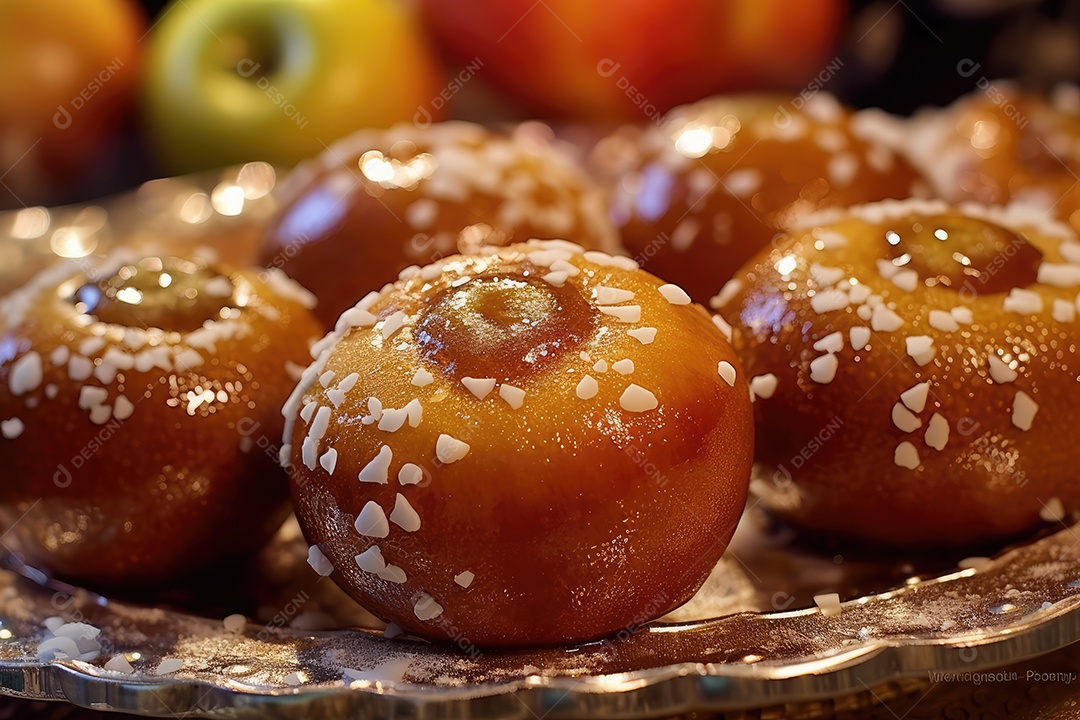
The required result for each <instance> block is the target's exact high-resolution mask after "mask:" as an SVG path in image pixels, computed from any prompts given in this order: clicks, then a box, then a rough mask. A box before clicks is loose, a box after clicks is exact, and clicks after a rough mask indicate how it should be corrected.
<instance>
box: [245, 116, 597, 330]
mask: <svg viewBox="0 0 1080 720" xmlns="http://www.w3.org/2000/svg"><path fill="white" fill-rule="evenodd" d="M549 133H550V130H548V129H547V128H546V127H545V126H542V125H540V124H538V123H530V124H526V125H523V126H520V127H519V128H518V129H517V130H516V131H515V132H514V133H513V134H510V135H506V134H501V133H495V132H491V131H488V130H485V129H484V128H482V127H480V126H478V125H473V124H471V123H463V122H451V123H440V124H435V125H432V126H430V127H428V128H416V127H414V126H412V125H401V126H398V127H395V128H391V129H390V130H385V131H370V130H366V131H362V132H359V133H357V134H355V135H353V136H351V137H349V138H346V139H345V140H342V141H341V142H340V143H338V144H336V145H334V146H333V147H331V148H329V149H328V150H327V151H326V152H325V153H323V154H322V155H321V156H320V157H319V158H317V159H315V160H313V161H311V162H309V163H307V164H306V165H302V166H300V167H299V168H298V169H297V170H295V171H294V172H293V174H292V175H291V176H290V177H289V179H288V184H287V187H286V188H285V189H284V190H283V193H284V207H283V209H282V211H281V212H280V214H279V216H278V218H277V219H276V221H274V222H272V223H271V224H270V227H269V228H268V229H267V232H266V237H265V241H264V245H263V251H262V260H263V263H264V264H266V265H268V266H273V267H281V268H283V269H285V271H286V272H288V274H289V275H290V276H291V277H295V278H296V279H297V280H298V281H299V282H300V283H302V284H303V285H304V286H305V287H308V288H310V289H311V290H312V291H313V292H314V293H315V294H316V295H317V296H318V297H319V308H318V311H317V314H318V316H319V318H320V319H321V320H322V321H323V323H324V325H326V326H327V327H332V326H333V323H334V321H335V320H336V319H337V317H338V315H339V314H341V312H342V311H343V310H345V309H346V308H349V307H352V306H353V305H354V304H355V303H356V302H357V301H358V300H359V299H360V298H361V297H363V296H364V294H365V293H367V292H368V291H370V290H373V289H378V288H380V287H382V286H383V285H384V284H385V283H388V282H392V281H393V280H396V279H397V276H398V273H399V272H400V271H401V270H402V269H404V268H405V267H407V266H409V265H427V264H429V263H431V262H434V261H436V260H438V259H440V258H442V257H445V256H447V255H452V254H454V253H469V252H474V251H475V250H476V249H477V248H479V247H481V246H483V245H508V244H510V243H513V242H522V241H525V240H528V239H530V238H555V237H565V236H573V237H577V238H580V239H581V243H582V244H583V245H585V246H586V247H588V248H594V249H598V250H604V251H608V252H614V251H616V250H617V247H616V240H615V230H614V228H612V227H611V224H610V222H609V221H608V220H607V218H606V216H605V213H604V205H603V199H602V197H601V194H600V191H599V189H597V188H596V187H595V186H594V185H593V184H592V182H591V181H590V180H589V179H588V177H587V176H586V175H585V173H584V171H582V170H581V169H580V168H579V167H578V166H577V164H576V163H575V162H574V160H573V158H572V156H571V155H570V154H569V153H568V152H567V151H565V150H563V149H562V148H561V146H559V145H558V144H556V143H555V142H553V141H552V140H551V138H550V137H549Z"/></svg>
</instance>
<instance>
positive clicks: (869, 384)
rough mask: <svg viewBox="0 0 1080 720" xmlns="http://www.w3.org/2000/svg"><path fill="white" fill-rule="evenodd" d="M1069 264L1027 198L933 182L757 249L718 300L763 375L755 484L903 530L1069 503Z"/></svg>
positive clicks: (834, 525)
mask: <svg viewBox="0 0 1080 720" xmlns="http://www.w3.org/2000/svg"><path fill="white" fill-rule="evenodd" d="M1078 263H1080V242H1078V241H1077V240H1076V238H1075V236H1074V235H1073V234H1072V232H1071V231H1070V229H1069V228H1068V227H1066V226H1064V225H1062V224H1058V223H1049V222H1046V221H1045V220H1043V219H1042V217H1041V215H1040V213H1039V212H1038V211H1034V212H1027V213H1025V212H1024V211H1023V210H1021V209H1017V208H1014V209H1011V210H1007V209H1003V208H985V207H981V206H963V207H960V208H957V207H950V206H948V205H946V204H945V203H944V202H941V201H908V202H893V203H878V204H873V205H866V206H861V207H856V208H852V209H851V211H850V213H840V212H838V213H836V214H834V215H833V216H832V217H831V218H829V217H825V218H820V219H819V220H818V221H817V222H814V223H813V224H812V226H811V227H810V228H809V229H806V230H802V231H798V232H793V233H792V234H791V235H789V236H788V237H786V238H785V239H784V240H783V242H781V243H779V244H778V245H777V247H775V248H772V249H769V250H767V251H763V252H762V253H760V254H759V255H758V256H757V257H756V258H754V260H753V261H752V262H751V263H749V264H748V265H747V266H746V268H745V269H744V270H743V272H742V273H740V277H739V278H738V279H736V280H733V281H732V283H731V284H730V285H729V286H728V287H726V288H725V289H724V291H723V292H722V293H721V296H720V297H719V299H718V301H717V304H718V305H719V306H720V307H721V313H722V315H723V317H724V318H726V320H727V321H728V322H729V323H730V324H731V326H732V333H733V338H732V342H733V345H734V346H735V348H736V350H737V352H738V353H739V356H740V358H741V360H742V361H743V365H744V367H745V368H746V372H747V374H748V376H750V377H751V388H752V389H754V390H756V391H757V392H758V397H757V398H756V401H755V406H754V409H755V417H756V422H757V425H756V430H757V448H756V460H757V462H758V463H760V469H761V470H762V472H761V473H760V474H759V477H758V478H757V479H755V481H754V482H753V483H752V485H751V487H752V490H753V491H754V492H755V493H757V494H759V495H760V496H761V497H762V498H763V500H764V503H765V504H766V506H767V507H769V508H770V509H771V510H772V511H773V512H775V513H777V514H779V515H781V516H783V517H786V518H787V519H789V520H790V521H792V522H793V523H795V524H797V525H799V526H802V527H805V528H808V529H811V530H813V531H817V532H821V533H825V534H828V535H832V536H840V537H845V538H849V539H854V540H858V541H870V542H874V543H881V544H886V545H892V546H899V547H934V546H946V545H970V544H977V543H981V542H985V541H993V540H1000V539H1002V538H1008V537H1011V536H1016V535H1018V534H1020V533H1024V532H1027V531H1030V530H1033V529H1035V528H1037V527H1038V526H1039V524H1040V522H1042V521H1043V520H1047V519H1050V520H1053V519H1059V518H1063V517H1064V516H1065V514H1066V513H1071V512H1074V511H1076V510H1078V509H1080V489H1078V488H1077V487H1076V486H1075V484H1074V483H1072V482H1071V481H1070V479H1069V478H1070V477H1071V468H1072V467H1073V465H1074V464H1075V461H1074V458H1073V451H1074V447H1075V445H1076V444H1077V442H1078V441H1080V437H1078V436H1077V432H1076V424H1075V417H1076V411H1075V393H1076V390H1077V377H1078V375H1080V348H1078V337H1080V329H1078V325H1077V290H1078V289H1080V264H1078ZM1055 498H1056V499H1055Z"/></svg>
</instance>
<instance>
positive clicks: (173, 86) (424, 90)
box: [143, 0, 442, 173]
mask: <svg viewBox="0 0 1080 720" xmlns="http://www.w3.org/2000/svg"><path fill="white" fill-rule="evenodd" d="M441 80H442V73H441V69H440V68H439V66H438V65H437V63H436V61H435V60H434V58H433V55H432V53H431V51H430V50H429V48H428V47H427V45H426V43H425V40H424V36H423V33H422V31H421V30H420V27H419V24H418V20H417V19H416V17H415V16H414V14H413V13H412V12H411V11H410V10H408V9H407V8H406V6H405V5H403V4H401V3H399V2H396V1H395V0H176V2H174V3H172V4H170V5H169V6H167V7H166V8H165V10H164V11H163V13H162V15H161V17H160V20H159V22H158V24H157V25H156V26H155V27H154V28H153V30H152V32H151V36H150V47H149V49H148V53H147V59H146V73H145V76H144V78H143V85H144V86H143V104H144V116H145V121H146V127H147V134H148V136H149V138H150V142H151V144H152V146H153V149H154V151H155V152H156V153H157V155H158V157H159V158H160V160H161V162H162V164H163V165H164V168H165V169H166V170H167V171H169V172H173V173H184V172H191V171H195V170H201V169H206V168H210V167H218V166H222V165H228V164H233V163H239V162H246V161H249V160H266V161H269V162H272V163H277V164H282V165H293V164H295V163H297V162H298V161H300V160H302V159H304V158H306V157H309V156H311V155H315V154H317V153H318V152H320V151H322V150H323V148H324V146H325V145H328V144H330V143H331V142H332V141H334V140H335V139H337V138H339V137H341V136H342V135H345V134H347V133H349V132H351V131H352V130H355V129H357V128H361V127H387V126H389V125H392V124H394V123H396V122H399V121H402V120H408V119H411V118H412V117H413V116H414V115H415V114H416V112H417V109H418V108H420V107H424V106H426V105H427V104H428V103H429V102H430V101H431V99H432V98H433V97H436V96H437V95H438V92H439V88H440V85H441Z"/></svg>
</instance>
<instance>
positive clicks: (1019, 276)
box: [880, 214, 1043, 293]
mask: <svg viewBox="0 0 1080 720" xmlns="http://www.w3.org/2000/svg"><path fill="white" fill-rule="evenodd" d="M880 237H881V238H882V239H883V240H884V241H885V243H886V244H887V247H888V253H889V256H890V257H891V258H892V261H893V264H894V265H897V266H902V267H909V268H911V269H913V270H915V271H916V272H917V273H918V274H919V277H920V278H922V279H923V280H924V281H926V282H928V283H930V284H940V285H944V286H946V287H952V288H955V289H960V288H961V287H963V286H964V285H965V283H968V284H972V283H974V284H975V285H976V286H977V288H978V290H979V292H984V293H1003V292H1008V291H1009V290H1011V289H1013V288H1023V287H1028V286H1029V285H1032V284H1034V283H1035V281H1036V279H1037V277H1038V271H1039V264H1040V263H1041V262H1042V257H1043V256H1042V253H1041V252H1039V250H1038V249H1036V248H1035V247H1034V246H1033V245H1031V244H1030V243H1029V242H1028V241H1027V239H1025V238H1024V236H1023V235H1020V234H1017V233H1015V232H1013V231H1012V230H1007V229H1006V228H1003V227H1001V226H1000V225H995V224H993V223H989V222H986V221H984V220H979V219H976V218H971V217H963V216H960V215H955V214H945V215H934V216H930V217H919V218H915V217H909V218H906V219H904V220H901V221H898V222H891V223H888V224H886V225H882V226H881V228H880Z"/></svg>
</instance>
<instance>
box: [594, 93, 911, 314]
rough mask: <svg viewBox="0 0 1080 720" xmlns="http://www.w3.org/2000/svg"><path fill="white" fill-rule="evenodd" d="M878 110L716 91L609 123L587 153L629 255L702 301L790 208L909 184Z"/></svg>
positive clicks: (896, 192) (799, 210)
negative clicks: (633, 124) (645, 122)
mask: <svg viewBox="0 0 1080 720" xmlns="http://www.w3.org/2000/svg"><path fill="white" fill-rule="evenodd" d="M880 121H881V120H880V117H879V116H877V115H871V114H865V113H864V114H861V115H857V114H853V113H852V112H851V111H850V110H849V109H847V108H845V107H843V106H841V105H840V104H839V103H837V101H836V100H835V99H833V98H832V96H830V95H828V94H826V93H818V94H816V95H814V96H812V97H811V98H810V99H808V100H806V101H805V102H803V101H802V98H797V99H794V100H793V99H792V98H786V97H782V96H771V95H743V96H730V97H724V96H721V97H715V98H710V99H707V100H702V101H701V102H698V103H695V104H693V105H686V106H683V107H678V108H675V109H674V110H672V111H671V112H669V113H668V114H667V115H666V116H665V117H664V119H663V121H662V122H659V123H657V124H656V125H652V126H648V127H647V128H645V129H643V130H642V129H624V130H622V131H620V132H617V133H616V134H614V135H612V136H611V137H609V138H607V139H605V140H603V141H601V143H600V144H599V145H598V146H597V148H596V150H595V151H594V153H593V164H594V165H595V166H596V167H597V172H598V173H599V174H600V175H601V176H602V177H604V178H605V185H606V186H607V187H608V189H609V191H610V193H611V196H612V200H611V205H612V209H611V217H612V220H613V221H614V223H615V225H616V227H618V228H619V230H620V232H621V234H622V240H623V243H624V245H625V246H626V249H627V251H628V252H629V253H630V255H631V256H632V257H633V258H634V259H635V260H637V261H638V262H639V263H641V265H642V267H644V268H645V269H646V270H648V271H650V272H652V273H654V274H656V275H658V276H660V277H662V278H664V279H666V280H669V281H671V282H674V283H678V284H679V285H681V286H682V287H684V288H686V290H687V292H689V293H690V295H691V296H693V297H694V299H695V300H697V301H698V302H702V303H703V302H705V300H707V299H708V298H709V297H710V296H712V295H713V294H714V293H715V292H716V290H717V288H719V287H720V286H721V285H723V284H724V283H725V282H726V281H727V280H728V279H729V278H731V276H732V275H733V274H734V273H735V271H736V270H738V269H739V267H740V266H741V265H742V264H743V263H744V262H746V261H747V260H749V259H750V257H751V256H753V255H754V254H755V253H756V252H757V251H758V250H760V249H761V248H763V247H766V246H767V245H768V244H769V243H770V242H771V241H772V240H773V238H774V236H776V234H777V233H778V232H780V230H781V229H782V228H783V227H784V226H785V225H786V224H787V223H788V222H790V221H791V219H792V218H793V216H797V215H799V214H803V213H806V212H810V211H814V210H819V209H821V208H826V207H846V206H848V205H851V204H854V203H860V202H870V201H874V200H882V199H885V198H906V197H910V196H911V195H912V193H913V190H917V189H918V188H917V186H916V181H917V180H918V179H919V176H918V174H917V173H916V172H915V171H914V170H913V169H912V168H911V167H910V166H909V165H908V163H907V162H906V161H904V160H903V159H901V158H899V157H898V156H895V155H894V154H893V152H892V151H891V150H889V149H888V148H887V147H886V146H885V145H884V144H882V143H880V142H878V141H876V140H875V139H872V138H874V137H876V133H875V132H873V131H875V130H880V129H879V128H877V127H876V125H878V124H879V122H880Z"/></svg>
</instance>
